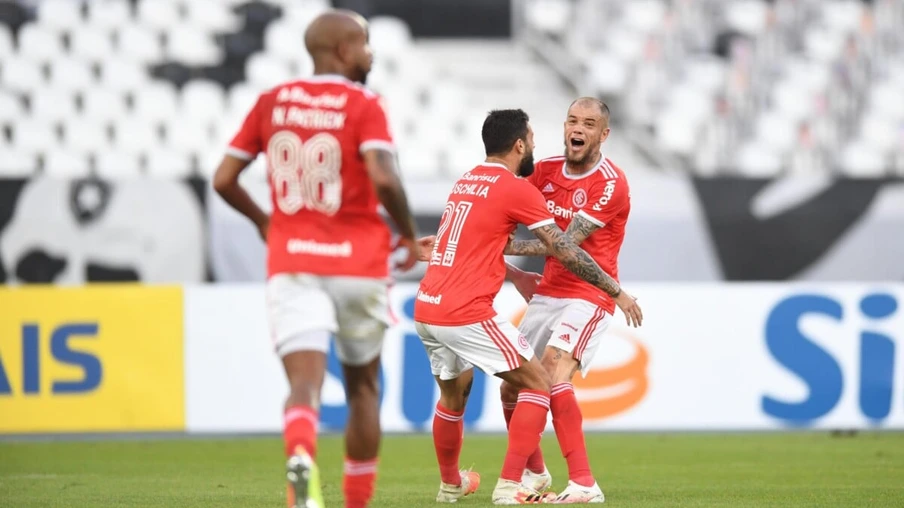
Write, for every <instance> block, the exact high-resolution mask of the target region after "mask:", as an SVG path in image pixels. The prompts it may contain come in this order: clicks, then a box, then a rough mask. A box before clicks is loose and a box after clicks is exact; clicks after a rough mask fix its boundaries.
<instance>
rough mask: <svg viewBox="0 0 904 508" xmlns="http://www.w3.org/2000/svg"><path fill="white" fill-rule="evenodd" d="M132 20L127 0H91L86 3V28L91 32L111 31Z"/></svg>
mask: <svg viewBox="0 0 904 508" xmlns="http://www.w3.org/2000/svg"><path fill="white" fill-rule="evenodd" d="M131 19H132V8H131V7H130V6H129V0H92V1H91V2H88V26H90V27H91V29H92V30H107V31H111V30H113V29H117V28H119V27H121V26H124V25H126V24H128V23H129V21H130V20H131Z"/></svg>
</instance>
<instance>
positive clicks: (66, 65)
mask: <svg viewBox="0 0 904 508" xmlns="http://www.w3.org/2000/svg"><path fill="white" fill-rule="evenodd" d="M49 70H50V86H52V87H53V88H56V89H59V90H72V91H80V90H87V89H89V88H92V87H93V86H95V85H96V84H97V80H96V79H95V77H94V72H93V71H92V70H91V66H90V65H89V64H87V63H85V62H82V61H79V60H73V59H71V58H62V59H57V60H54V61H52V62H50V65H49Z"/></svg>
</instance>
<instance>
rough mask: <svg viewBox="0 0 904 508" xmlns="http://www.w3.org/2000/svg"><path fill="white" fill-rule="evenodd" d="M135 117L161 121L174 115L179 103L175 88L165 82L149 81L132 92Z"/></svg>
mask: <svg viewBox="0 0 904 508" xmlns="http://www.w3.org/2000/svg"><path fill="white" fill-rule="evenodd" d="M133 104H134V106H135V109H134V112H135V117H136V118H137V119H141V120H151V121H154V120H157V121H163V120H167V119H169V118H172V117H174V116H176V114H177V112H178V110H179V104H178V100H177V95H176V89H175V87H173V85H171V84H169V83H165V82H155V83H149V84H146V85H145V86H143V87H141V88H139V89H138V90H136V91H135V92H134V94H133Z"/></svg>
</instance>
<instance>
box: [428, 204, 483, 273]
mask: <svg viewBox="0 0 904 508" xmlns="http://www.w3.org/2000/svg"><path fill="white" fill-rule="evenodd" d="M473 205H474V204H473V203H471V202H470V201H458V202H455V201H449V202H448V203H446V208H445V209H443V216H442V218H440V221H439V230H438V231H437V232H436V243H434V245H433V253H432V254H431V256H430V264H431V265H442V266H452V263H454V262H455V251H456V249H457V248H458V241H459V240H460V239H461V230H462V229H463V228H464V226H465V221H466V220H468V214H469V213H471V207H472V206H473ZM446 233H448V234H449V235H448V237H446Z"/></svg>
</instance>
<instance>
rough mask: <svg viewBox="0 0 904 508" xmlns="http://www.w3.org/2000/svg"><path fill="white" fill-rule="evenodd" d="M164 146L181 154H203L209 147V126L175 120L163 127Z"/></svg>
mask: <svg viewBox="0 0 904 508" xmlns="http://www.w3.org/2000/svg"><path fill="white" fill-rule="evenodd" d="M164 139H165V146H166V147H168V148H170V149H173V150H179V151H182V152H191V151H200V152H204V151H206V150H207V149H208V148H210V147H211V136H210V125H209V124H205V123H201V122H198V121H197V120H186V119H180V118H175V119H173V120H171V121H170V122H168V123H167V124H166V125H165V126H164Z"/></svg>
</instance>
